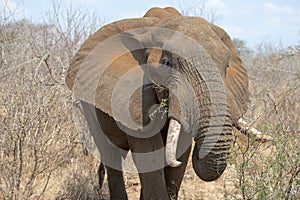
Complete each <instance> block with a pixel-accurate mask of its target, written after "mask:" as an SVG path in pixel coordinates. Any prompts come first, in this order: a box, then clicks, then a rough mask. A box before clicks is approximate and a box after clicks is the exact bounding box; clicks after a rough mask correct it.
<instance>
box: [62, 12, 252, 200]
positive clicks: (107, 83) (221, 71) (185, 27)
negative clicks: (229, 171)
mask: <svg viewBox="0 0 300 200" xmlns="http://www.w3.org/2000/svg"><path fill="white" fill-rule="evenodd" d="M143 26H155V27H164V28H168V29H172V30H176V31H179V32H181V33H183V34H184V35H187V36H188V37H190V38H193V39H194V40H195V41H197V42H198V43H199V44H200V45H201V47H203V49H204V50H205V52H207V53H203V51H198V50H197V49H195V48H194V46H193V43H191V44H189V45H186V44H187V41H176V40H175V41H172V40H171V39H170V38H172V36H170V35H164V34H162V35H160V33H157V32H155V31H154V32H153V31H152V30H151V31H147V34H148V33H149V32H150V33H149V34H150V35H151V37H149V34H148V35H147V34H142V35H141V34H140V35H139V33H136V32H130V31H129V34H127V36H126V37H127V39H125V41H124V38H123V39H122V42H121V43H122V45H124V48H129V46H130V47H131V46H132V45H133V46H134V45H135V44H137V45H140V46H141V47H142V48H140V49H139V50H136V51H131V52H130V53H129V54H126V55H123V56H121V57H119V58H117V59H116V60H114V62H113V63H112V64H111V66H110V68H109V69H106V71H105V73H106V74H105V75H103V76H102V78H101V80H100V81H99V82H98V83H97V84H98V86H97V91H96V96H95V99H96V100H95V102H93V101H89V100H85V97H82V98H81V97H80V95H77V96H79V99H80V98H81V99H80V100H81V103H82V107H83V110H84V113H85V115H86V116H87V118H89V117H90V118H93V117H91V116H92V115H93V113H94V112H95V113H96V117H95V118H94V119H93V120H94V122H91V121H90V122H89V123H91V124H89V125H90V126H93V123H95V122H96V123H99V125H100V126H101V129H102V131H103V133H104V135H101V133H99V134H98V135H97V134H96V135H95V134H94V135H93V137H94V140H95V141H96V145H97V147H98V149H99V151H100V152H101V159H102V161H103V163H104V164H105V166H106V169H107V175H108V184H109V190H110V198H111V199H127V194H126V190H125V185H124V179H123V172H122V171H120V170H116V169H122V167H121V162H122V157H123V158H124V157H126V153H122V152H121V151H119V150H118V149H114V148H112V147H111V146H112V145H110V144H111V143H112V144H114V145H115V146H116V147H117V148H120V149H122V150H124V151H125V152H126V151H129V150H131V152H133V153H148V152H154V151H156V150H159V149H162V148H163V147H164V146H165V143H166V137H167V131H168V125H169V120H170V119H176V120H177V121H178V122H179V123H180V124H181V125H182V129H181V132H180V138H179V144H178V149H177V158H178V160H179V161H181V162H182V164H181V165H180V166H179V167H170V166H166V167H162V168H160V169H156V170H155V171H149V172H145V173H144V172H143V173H142V167H143V166H142V165H144V164H145V162H147V161H143V160H142V158H140V157H136V156H134V157H133V159H134V162H135V164H136V167H137V170H138V171H139V172H140V173H139V177H140V181H141V197H140V199H163V200H165V199H177V196H178V192H179V189H180V185H181V182H182V179H183V175H184V172H185V169H186V165H187V162H188V157H189V155H190V151H191V142H192V138H194V141H195V147H194V150H193V156H192V161H193V168H194V170H195V172H196V174H197V175H198V177H199V178H201V179H202V180H205V181H213V180H216V179H217V178H219V177H220V176H221V175H222V173H223V172H224V170H225V168H226V160H227V158H228V154H229V148H230V144H231V132H232V123H233V122H234V121H236V120H237V119H238V118H239V117H240V116H241V115H242V114H243V113H244V112H245V111H246V109H247V104H248V97H249V93H248V78H247V73H246V70H245V69H244V68H243V66H242V63H241V60H240V58H239V55H238V53H237V51H236V49H235V47H234V45H233V43H232V41H231V40H230V38H229V36H228V35H227V34H226V33H225V32H224V31H223V30H222V29H221V28H219V27H217V26H214V25H212V24H210V23H208V22H206V21H205V20H203V19H201V18H198V17H194V18H189V17H183V16H181V15H180V14H179V13H178V11H176V10H175V9H173V8H165V9H159V8H153V9H151V10H149V11H148V12H147V14H146V15H145V16H144V18H140V19H129V20H124V21H120V22H116V23H115V24H111V25H107V26H106V28H103V29H100V31H98V32H97V33H95V34H94V36H92V37H91V38H89V39H88V40H87V41H86V42H85V44H84V45H83V47H82V48H81V50H79V52H78V54H77V55H76V56H75V58H74V59H73V61H72V64H71V66H70V69H69V71H68V76H67V80H66V82H67V85H68V87H69V88H73V90H74V88H75V95H76V85H75V86H74V82H75V81H76V80H75V79H76V78H75V77H76V76H77V78H79V79H78V80H84V76H86V77H87V78H86V79H93V78H91V77H92V76H93V73H92V72H91V73H90V74H89V70H86V71H84V73H83V74H84V75H78V74H77V75H76V73H77V71H78V69H77V71H76V68H78V66H80V65H82V62H83V61H82V60H83V59H84V58H85V57H86V56H87V54H88V53H89V52H90V51H91V49H92V48H94V47H95V46H96V45H97V44H95V43H99V42H101V41H103V40H104V39H106V38H107V37H109V36H110V35H114V34H116V33H119V32H121V31H126V30H129V29H132V28H139V27H143ZM115 27H117V28H115ZM99 36H100V37H99ZM126 37H125V38H126ZM149 38H150V39H149ZM173 38H174V37H173ZM132 41H133V42H132ZM170 41H171V42H170ZM149 44H150V46H151V45H152V46H155V47H156V48H148V46H149ZM147 45H148V46H147ZM161 49H163V50H161ZM165 49H168V50H170V51H168V50H165ZM179 49H180V51H179V52H183V54H184V53H186V54H185V55H184V56H182V55H177V54H175V53H174V51H176V52H178V50H179ZM171 50H172V51H171ZM173 50H174V51H173ZM181 50H182V51H181ZM85 51H87V53H86V52H85ZM189 55H192V58H190V57H189ZM124 63H125V65H124ZM151 63H155V64H156V65H151ZM137 64H138V65H143V64H144V65H145V67H144V68H143V67H141V69H142V70H143V71H144V72H145V77H144V78H145V79H147V80H150V82H151V81H152V82H158V83H160V84H161V85H163V86H164V88H165V89H164V90H160V89H158V88H157V87H155V86H154V85H153V84H152V85H151V84H148V85H144V86H143V87H141V88H139V89H138V90H136V91H135V93H134V94H133V96H132V99H131V101H132V102H130V104H129V105H130V111H131V113H130V114H131V117H132V118H133V119H135V121H136V123H137V124H140V125H141V126H147V128H145V129H142V130H134V129H131V128H129V125H128V124H127V122H126V120H125V121H124V120H122V119H121V118H120V117H119V116H117V115H113V114H112V111H111V106H112V105H110V102H109V101H110V99H111V96H112V94H111V93H112V92H111V91H110V93H106V92H107V91H109V89H107V91H106V90H105V91H104V89H103V88H109V87H111V88H113V87H114V86H115V85H114V84H116V82H117V81H118V78H116V79H115V80H114V77H118V76H120V77H121V76H122V73H125V72H126V69H125V68H126V67H128V66H130V65H132V66H136V65H137ZM157 64H160V65H157ZM123 65H124V66H123ZM163 66H168V67H167V68H165V67H163ZM95 68H96V67H95ZM114 69H118V70H117V71H116V70H114ZM123 69H124V71H125V72H123V71H122V70H123ZM120 71H121V72H120ZM118 73H120V74H121V75H118ZM111 74H113V75H111ZM214 74H216V75H214ZM82 77H83V78H82ZM105 77H108V78H105ZM80 78H81V79H80ZM90 85H91V84H90V83H89V82H86V83H85V82H84V81H83V82H82V84H78V85H77V87H78V88H79V89H82V91H88V88H89V86H90ZM149 86H150V87H149ZM190 88H192V89H191V90H192V91H188V90H190ZM79 89H78V90H79ZM78 90H77V91H78ZM79 93H80V92H79ZM191 94H192V95H191ZM82 96H84V95H82ZM116 98H117V99H118V101H117V103H119V104H120V109H122V105H125V104H126V102H122V99H123V98H122V96H120V97H119V96H116ZM163 99H167V100H168V101H167V104H168V114H167V115H164V116H162V113H156V115H155V116H154V118H150V117H149V113H151V112H152V111H153V110H152V111H151V109H152V108H153V107H152V106H153V105H157V104H160V103H161V101H162V100H163ZM107 102H109V103H107ZM106 104H107V105H106ZM113 106H115V105H113ZM116 106H118V105H116ZM93 120H92V121H93ZM130 129H131V130H130ZM99 132H101V131H99ZM128 133H130V134H128ZM153 133H154V134H153ZM147 134H149V137H145V135H147ZM151 134H152V135H151ZM140 135H143V137H142V138H141V137H139V136H140ZM105 136H106V138H105ZM164 158H165V154H164V153H161V154H158V155H157V158H156V161H153V162H157V160H158V161H160V160H161V161H162V162H163V163H164ZM148 162H149V161H148ZM151 162H152V161H151ZM112 163H113V164H112ZM150 164H151V163H149V165H150ZM146 165H147V163H146ZM112 166H114V167H112Z"/></svg>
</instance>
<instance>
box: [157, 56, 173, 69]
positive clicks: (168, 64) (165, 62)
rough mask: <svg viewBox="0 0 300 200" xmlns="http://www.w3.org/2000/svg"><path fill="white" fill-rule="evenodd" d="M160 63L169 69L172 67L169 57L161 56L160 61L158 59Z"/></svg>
mask: <svg viewBox="0 0 300 200" xmlns="http://www.w3.org/2000/svg"><path fill="white" fill-rule="evenodd" d="M160 63H161V64H163V65H167V66H169V67H172V62H171V59H170V57H169V56H166V55H165V56H163V57H162V58H161V59H160Z"/></svg>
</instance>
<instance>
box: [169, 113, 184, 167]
mask: <svg viewBox="0 0 300 200" xmlns="http://www.w3.org/2000/svg"><path fill="white" fill-rule="evenodd" d="M180 129H181V124H180V123H179V122H178V121H176V120H175V119H170V124H169V129H168V135H167V144H166V161H167V163H168V165H169V166H171V167H178V166H179V165H180V164H181V162H180V161H178V160H176V149H177V145H178V140H179V134H180Z"/></svg>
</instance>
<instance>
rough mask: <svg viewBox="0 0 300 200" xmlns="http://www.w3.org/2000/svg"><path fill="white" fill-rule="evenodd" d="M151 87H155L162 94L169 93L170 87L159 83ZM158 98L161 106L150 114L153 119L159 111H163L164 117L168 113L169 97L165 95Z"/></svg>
mask: <svg viewBox="0 0 300 200" xmlns="http://www.w3.org/2000/svg"><path fill="white" fill-rule="evenodd" d="M150 87H153V88H154V89H155V91H157V92H158V93H160V94H162V93H165V94H167V93H168V89H167V88H165V87H164V86H162V85H160V84H158V83H153V85H151V86H150ZM158 100H159V106H158V107H157V108H156V109H154V111H152V112H151V113H150V114H149V117H150V119H151V120H153V119H154V118H155V115H156V114H158V113H162V115H161V118H162V119H163V117H164V115H165V114H167V113H168V101H169V100H168V97H167V96H164V97H163V98H158Z"/></svg>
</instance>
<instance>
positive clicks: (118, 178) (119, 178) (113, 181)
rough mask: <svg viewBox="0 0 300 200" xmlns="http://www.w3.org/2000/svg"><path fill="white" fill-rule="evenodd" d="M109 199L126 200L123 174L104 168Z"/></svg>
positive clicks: (107, 167)
mask: <svg viewBox="0 0 300 200" xmlns="http://www.w3.org/2000/svg"><path fill="white" fill-rule="evenodd" d="M106 171H107V180H108V187H109V192H110V199H111V200H114V199H117V200H127V199H128V197H127V193H126V189H125V184H124V178H123V172H122V171H119V170H116V169H113V168H110V167H109V166H106Z"/></svg>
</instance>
